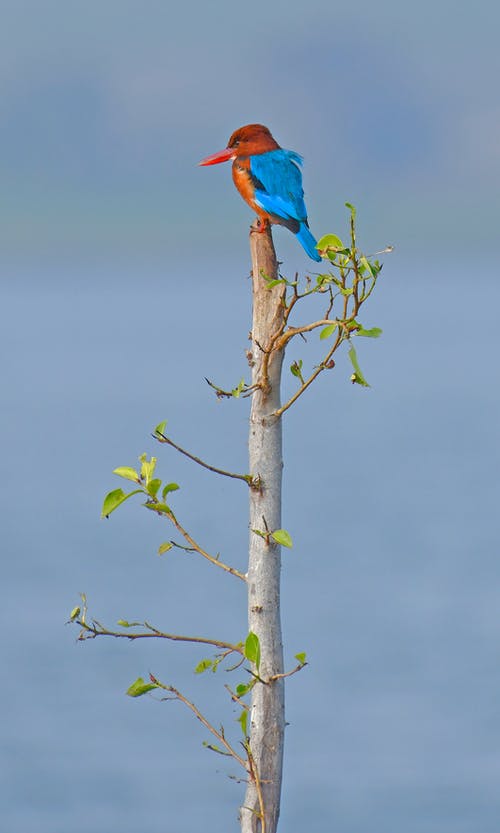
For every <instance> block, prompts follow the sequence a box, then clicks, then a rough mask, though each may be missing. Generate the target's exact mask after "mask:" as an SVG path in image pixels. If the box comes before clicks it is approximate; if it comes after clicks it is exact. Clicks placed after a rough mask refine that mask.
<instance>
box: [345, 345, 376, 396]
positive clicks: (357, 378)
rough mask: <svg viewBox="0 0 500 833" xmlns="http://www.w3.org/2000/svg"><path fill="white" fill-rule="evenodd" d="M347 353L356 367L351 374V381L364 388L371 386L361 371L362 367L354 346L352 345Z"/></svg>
mask: <svg viewBox="0 0 500 833" xmlns="http://www.w3.org/2000/svg"><path fill="white" fill-rule="evenodd" d="M347 355H348V356H349V358H350V360H351V364H352V366H353V368H354V373H353V374H352V376H351V382H352V383H353V384H356V385H361V386H362V387H364V388H369V387H370V385H369V384H368V382H367V381H366V379H365V377H364V376H363V374H362V372H361V368H360V366H359V362H358V357H357V355H356V350H355V349H354V347H352V346H351V348H350V350H349V352H348V354H347Z"/></svg>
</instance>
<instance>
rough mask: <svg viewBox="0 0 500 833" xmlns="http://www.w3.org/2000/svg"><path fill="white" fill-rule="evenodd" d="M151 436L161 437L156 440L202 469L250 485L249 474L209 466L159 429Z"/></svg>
mask: <svg viewBox="0 0 500 833" xmlns="http://www.w3.org/2000/svg"><path fill="white" fill-rule="evenodd" d="M152 436H153V437H154V438H155V439H156V440H157V439H158V438H159V437H161V439H160V440H158V441H159V442H161V443H163V444H165V445H170V446H171V447H172V448H175V450H176V451H178V452H179V453H180V454H183V455H184V457H188V458H189V459H190V460H193V462H194V463H198V465H199V466H202V467H203V468H204V469H208V471H212V472H214V473H215V474H221V475H223V476H224V477H232V478H234V479H235V480H243V481H244V482H245V483H246V484H247V485H248V486H251V485H252V478H251V476H250V475H249V474H236V473H235V472H232V471H226V470H225V469H219V468H217V466H211V465H209V463H205V461H204V460H202V459H201V458H200V457H197V456H196V455H195V454H191V452H190V451H187V450H186V449H185V448H182V446H180V445H178V444H177V443H174V441H173V440H171V439H170V437H167V436H166V435H165V434H162V433H161V431H156V432H155V433H154V434H153V435H152Z"/></svg>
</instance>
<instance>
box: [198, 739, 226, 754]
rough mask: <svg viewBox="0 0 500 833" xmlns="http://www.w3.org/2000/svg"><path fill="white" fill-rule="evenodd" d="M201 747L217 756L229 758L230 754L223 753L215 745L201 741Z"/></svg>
mask: <svg viewBox="0 0 500 833" xmlns="http://www.w3.org/2000/svg"><path fill="white" fill-rule="evenodd" d="M202 746H204V747H205V749H210V750H211V751H212V752H217V754H218V755H226V756H230V754H231V753H230V752H224V750H223V749H221V748H220V746H217V744H216V743H209V742H208V741H207V740H204V741H203V743H202Z"/></svg>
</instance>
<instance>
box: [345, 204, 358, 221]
mask: <svg viewBox="0 0 500 833" xmlns="http://www.w3.org/2000/svg"><path fill="white" fill-rule="evenodd" d="M345 207H346V208H348V209H349V211H350V212H351V217H352V219H353V220H354V219H355V218H356V209H355V208H354V206H353V205H351V203H350V202H346V203H345Z"/></svg>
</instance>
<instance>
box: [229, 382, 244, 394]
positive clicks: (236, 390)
mask: <svg viewBox="0 0 500 833" xmlns="http://www.w3.org/2000/svg"><path fill="white" fill-rule="evenodd" d="M244 389H245V380H244V379H240V381H239V382H238V384H237V385H236V387H235V388H233V389H232V391H231V394H232V396H234V398H235V399H239V396H240V394H241V393H242V391H243V390H244Z"/></svg>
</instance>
